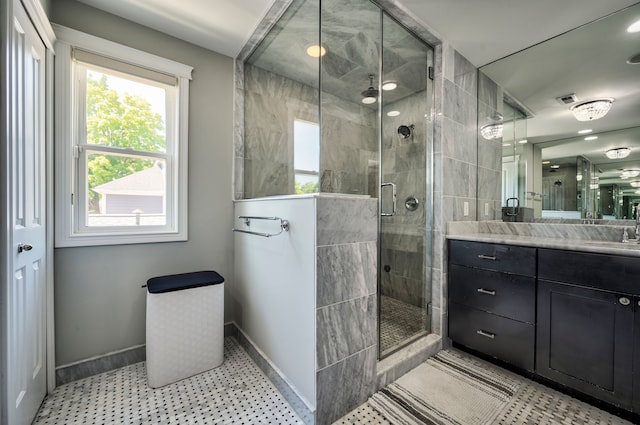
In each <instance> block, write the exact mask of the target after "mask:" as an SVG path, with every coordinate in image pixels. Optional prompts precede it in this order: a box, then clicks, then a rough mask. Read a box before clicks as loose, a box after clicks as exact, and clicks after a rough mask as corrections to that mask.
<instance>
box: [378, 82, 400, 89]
mask: <svg viewBox="0 0 640 425" xmlns="http://www.w3.org/2000/svg"><path fill="white" fill-rule="evenodd" d="M397 87H398V83H396V82H395V81H393V80H389V81H385V82H384V83H382V90H384V91H389V90H395V89H396V88H397Z"/></svg>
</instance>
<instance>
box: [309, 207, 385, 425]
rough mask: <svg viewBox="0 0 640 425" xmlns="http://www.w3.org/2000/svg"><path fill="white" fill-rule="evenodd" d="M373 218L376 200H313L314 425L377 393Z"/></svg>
mask: <svg viewBox="0 0 640 425" xmlns="http://www.w3.org/2000/svg"><path fill="white" fill-rule="evenodd" d="M377 215H378V204H377V200H376V199H371V198H368V199H367V198H359V199H358V198H335V197H319V198H318V199H317V230H316V232H317V235H316V238H317V239H316V244H317V251H316V252H317V254H316V255H317V297H316V300H317V301H316V308H317V309H316V416H315V424H316V425H322V424H330V423H333V422H334V421H335V420H337V419H338V418H340V417H342V416H343V415H344V414H346V413H347V412H349V411H350V410H352V409H353V408H355V407H356V406H358V405H360V404H362V403H364V402H365V401H366V400H367V398H368V397H369V396H370V395H371V394H373V393H374V392H375V390H376V362H377V358H378V346H377V339H378V329H377V323H378V322H377V287H376V286H377V285H376V269H377V246H376V240H377V226H376V222H377Z"/></svg>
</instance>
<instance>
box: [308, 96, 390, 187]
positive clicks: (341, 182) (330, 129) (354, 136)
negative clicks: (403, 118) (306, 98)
mask: <svg viewBox="0 0 640 425" xmlns="http://www.w3.org/2000/svg"><path fill="white" fill-rule="evenodd" d="M320 140H321V142H320V170H321V179H320V191H321V192H328V193H348V194H355V195H363V194H364V195H372V196H376V193H377V181H378V176H377V174H378V169H377V166H376V165H375V164H377V160H378V137H377V116H376V110H375V108H370V107H366V106H361V105H355V106H354V104H353V103H352V102H346V101H344V100H342V99H340V98H338V97H336V96H333V95H330V94H327V93H322V131H321V139H320ZM372 191H373V193H372Z"/></svg>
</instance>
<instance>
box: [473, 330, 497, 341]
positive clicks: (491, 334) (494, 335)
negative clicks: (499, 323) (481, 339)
mask: <svg viewBox="0 0 640 425" xmlns="http://www.w3.org/2000/svg"><path fill="white" fill-rule="evenodd" d="M476 333H477V334H478V335H482V336H486V337H487V338H491V339H493V338H495V337H496V334H494V333H491V332H487V331H483V330H481V329H479V330H477V331H476Z"/></svg>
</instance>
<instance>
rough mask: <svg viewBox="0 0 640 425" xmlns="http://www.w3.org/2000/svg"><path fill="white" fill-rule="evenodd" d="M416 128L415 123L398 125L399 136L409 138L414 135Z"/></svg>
mask: <svg viewBox="0 0 640 425" xmlns="http://www.w3.org/2000/svg"><path fill="white" fill-rule="evenodd" d="M414 128H416V126H415V125H413V124H410V125H401V126H399V127H398V137H399V138H400V139H408V138H409V137H411V136H412V135H413V129H414Z"/></svg>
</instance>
